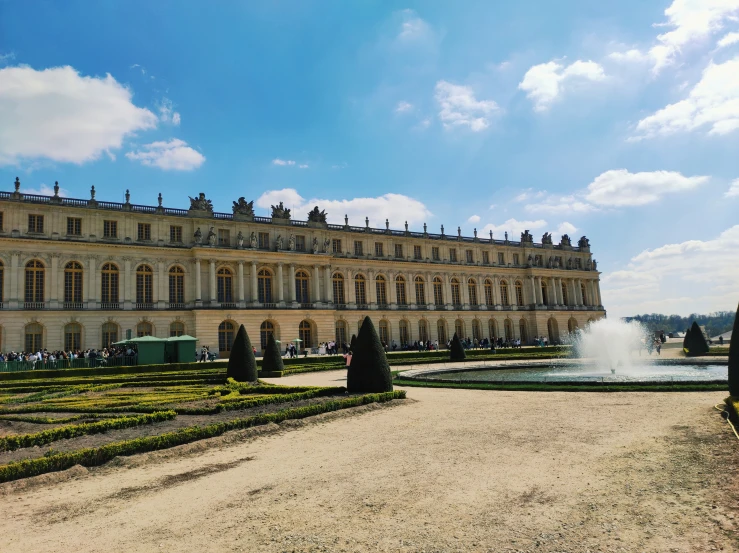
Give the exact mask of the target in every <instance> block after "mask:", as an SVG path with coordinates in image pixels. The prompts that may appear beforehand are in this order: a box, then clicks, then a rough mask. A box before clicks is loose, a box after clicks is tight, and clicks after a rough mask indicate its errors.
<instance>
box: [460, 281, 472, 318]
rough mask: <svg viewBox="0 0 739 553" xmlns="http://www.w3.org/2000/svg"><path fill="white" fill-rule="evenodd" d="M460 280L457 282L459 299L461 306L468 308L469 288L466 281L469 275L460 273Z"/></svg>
mask: <svg viewBox="0 0 739 553" xmlns="http://www.w3.org/2000/svg"><path fill="white" fill-rule="evenodd" d="M460 280H461V282H460V283H459V286H460V287H461V290H460V291H459V296H460V297H459V301H461V302H462V306H463V307H462V308H463V309H464V308H469V305H470V290H469V286H468V284H467V281H468V280H469V275H466V274H465V275H462V277H461V278H460Z"/></svg>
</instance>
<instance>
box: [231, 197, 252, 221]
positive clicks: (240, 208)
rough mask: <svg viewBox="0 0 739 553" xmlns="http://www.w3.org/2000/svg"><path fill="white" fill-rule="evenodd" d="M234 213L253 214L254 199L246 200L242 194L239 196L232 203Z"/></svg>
mask: <svg viewBox="0 0 739 553" xmlns="http://www.w3.org/2000/svg"><path fill="white" fill-rule="evenodd" d="M233 204H234V205H233V211H234V215H236V214H237V213H238V214H239V215H249V216H252V217H253V216H254V200H252V201H251V202H247V201H246V199H244V196H241V197H240V198H239V200H238V201H237V202H234V203H233Z"/></svg>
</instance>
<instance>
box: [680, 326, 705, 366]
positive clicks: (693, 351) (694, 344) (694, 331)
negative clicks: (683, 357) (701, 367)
mask: <svg viewBox="0 0 739 553" xmlns="http://www.w3.org/2000/svg"><path fill="white" fill-rule="evenodd" d="M683 348H684V349H685V352H686V353H687V354H688V355H690V356H691V357H692V356H696V355H705V354H706V353H708V342H706V337H705V336H703V331H702V330H701V329H700V327H699V326H698V323H697V322H695V321H693V324H692V325H691V327H690V329H689V330H688V332H686V333H685V339H684V340H683Z"/></svg>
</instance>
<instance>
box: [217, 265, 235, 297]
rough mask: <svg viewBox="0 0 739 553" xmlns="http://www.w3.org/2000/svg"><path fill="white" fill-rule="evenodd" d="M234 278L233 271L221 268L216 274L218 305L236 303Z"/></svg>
mask: <svg viewBox="0 0 739 553" xmlns="http://www.w3.org/2000/svg"><path fill="white" fill-rule="evenodd" d="M233 283H234V276H233V273H232V272H231V269H229V268H228V267H221V268H220V269H218V271H217V272H216V286H217V288H216V293H217V299H218V303H233V301H234V284H233Z"/></svg>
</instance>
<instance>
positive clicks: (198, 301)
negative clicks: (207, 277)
mask: <svg viewBox="0 0 739 553" xmlns="http://www.w3.org/2000/svg"><path fill="white" fill-rule="evenodd" d="M200 279H201V274H200V260H199V259H196V260H195V305H196V306H197V307H199V306H201V305H202V304H203V298H202V295H203V288H202V282H201V280H200Z"/></svg>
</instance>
